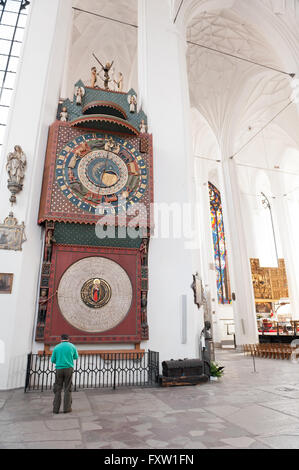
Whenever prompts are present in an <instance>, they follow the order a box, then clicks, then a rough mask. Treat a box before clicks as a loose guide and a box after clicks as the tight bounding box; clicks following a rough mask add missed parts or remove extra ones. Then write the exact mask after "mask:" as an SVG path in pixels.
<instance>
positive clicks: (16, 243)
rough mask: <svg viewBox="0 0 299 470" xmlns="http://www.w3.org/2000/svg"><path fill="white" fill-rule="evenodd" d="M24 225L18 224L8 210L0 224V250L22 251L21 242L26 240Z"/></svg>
mask: <svg viewBox="0 0 299 470" xmlns="http://www.w3.org/2000/svg"><path fill="white" fill-rule="evenodd" d="M26 240H27V239H26V236H25V225H24V222H22V224H21V225H18V221H17V219H16V218H15V217H14V215H13V213H12V212H10V214H9V216H8V217H6V219H5V220H4V223H3V224H0V250H14V251H22V244H23V243H24V242H25V241H26Z"/></svg>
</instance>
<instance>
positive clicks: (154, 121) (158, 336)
mask: <svg viewBox="0 0 299 470" xmlns="http://www.w3.org/2000/svg"><path fill="white" fill-rule="evenodd" d="M170 6H171V3H170V2H168V1H163V2H161V0H139V82H140V84H139V98H140V101H141V104H142V106H143V109H144V111H145V112H146V113H147V115H148V119H149V132H151V133H153V139H154V197H155V202H156V204H158V206H159V207H161V204H164V205H167V207H168V208H170V209H171V205H172V204H174V205H175V206H173V208H174V212H173V213H174V214H175V216H174V217H172V221H173V220H175V218H176V217H180V216H181V211H182V210H183V209H186V207H189V209H190V208H191V210H192V211H194V209H195V206H194V200H195V198H194V179H193V176H194V169H193V154H192V138H191V126H190V123H189V119H190V117H189V114H190V103H189V93H188V79H187V66H186V40H185V34H184V32H183V30H182V31H180V30H179V29H177V26H175V25H174V24H173V19H172V18H171V8H170ZM184 204H185V205H186V206H185V207H184V206H183V205H184ZM165 208H166V206H165ZM185 213H186V212H185ZM157 215H158V208H156V216H157ZM187 215H188V214H187ZM163 220H164V222H166V216H164V218H163ZM189 220H190V217H189V218H188V217H186V219H185V222H183V223H180V222H178V228H179V230H180V229H186V228H187V223H188V222H189ZM172 221H171V224H170V229H171V233H170V237H167V238H163V235H162V234H161V230H160V229H161V223H159V224H158V225H157V226H156V229H155V236H154V238H153V239H152V240H151V245H150V251H149V289H150V290H149V302H148V321H149V328H150V341H149V342H148V343H147V344H146V345H144V346H146V347H149V348H150V349H153V350H157V351H159V352H160V356H161V359H162V360H163V359H171V358H174V359H177V358H187V357H189V358H192V357H198V342H199V335H200V332H201V329H202V328H203V315H202V313H201V312H200V311H199V310H198V308H197V307H196V306H195V304H194V295H193V291H192V289H191V287H190V286H191V284H192V281H193V278H192V274H195V272H196V271H199V270H200V262H199V256H198V250H197V249H190V247H188V244H187V243H186V239H185V238H184V236H183V234H182V233H181V234H179V233H177V234H176V236H174V235H173V233H172ZM185 296H186V297H185ZM184 305H185V306H186V315H185V314H184V308H185V307H183V306H184ZM184 318H185V319H186V321H185V320H184ZM185 329H186V338H183V336H184V335H183V334H182V331H183V330H185Z"/></svg>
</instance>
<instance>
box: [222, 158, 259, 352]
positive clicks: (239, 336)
mask: <svg viewBox="0 0 299 470" xmlns="http://www.w3.org/2000/svg"><path fill="white" fill-rule="evenodd" d="M222 169H223V175H222V176H223V182H222V185H223V189H224V191H223V192H222V193H221V195H222V203H223V206H224V210H223V216H224V226H225V233H226V238H227V245H228V258H229V266H230V277H231V291H232V293H235V296H236V298H235V300H233V309H234V319H235V332H236V343H237V345H238V346H239V345H242V344H248V343H256V342H257V341H258V332H257V322H256V313H255V302H254V294H253V286H252V276H251V268H250V261H249V257H248V253H247V247H246V238H245V230H246V225H244V224H246V220H245V219H244V217H243V214H242V207H241V195H240V191H239V185H238V176H237V169H236V164H235V162H234V160H233V159H228V160H225V161H224V162H223V164H222Z"/></svg>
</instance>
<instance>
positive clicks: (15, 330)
mask: <svg viewBox="0 0 299 470" xmlns="http://www.w3.org/2000/svg"><path fill="white" fill-rule="evenodd" d="M30 8H31V11H30V16H29V18H28V22H27V32H26V36H25V40H24V46H23V55H22V59H21V61H20V66H19V70H18V75H17V83H16V87H15V94H14V100H13V103H12V106H11V113H10V120H9V123H8V128H7V133H6V142H5V145H4V151H3V154H4V155H7V153H8V152H11V151H13V148H14V146H15V145H20V146H21V147H22V149H23V151H24V152H25V154H26V156H27V169H26V176H25V179H24V189H23V191H22V192H21V193H20V194H19V195H17V203H16V205H15V206H14V208H13V211H14V214H15V216H16V217H17V219H18V221H19V222H22V221H24V223H25V230H26V236H27V241H26V242H25V243H24V244H23V250H22V251H21V252H14V251H3V250H2V251H1V252H0V267H1V269H0V271H1V272H7V273H13V274H14V282H13V290H12V294H11V295H1V296H0V312H1V315H0V340H1V341H3V343H4V348H5V362H4V364H0V389H7V388H15V387H22V386H24V384H25V368H26V363H27V361H26V360H27V354H28V353H29V352H31V347H32V332H33V328H34V319H35V312H36V299H37V298H38V284H39V270H40V260H41V250H42V236H41V235H42V233H41V228H40V227H39V226H38V225H37V218H38V209H39V199H40V191H41V184H42V175H43V166H44V157H45V150H46V145H47V135H48V128H49V125H50V124H51V123H52V122H53V120H54V119H55V115H56V110H57V102H58V99H59V94H60V86H61V79H62V71H63V65H64V58H65V54H64V53H65V44H66V42H67V36H68V27H69V24H70V21H71V1H70V0H64V1H63V4H62V3H61V2H60V1H59V0H51V2H48V1H47V0H33V1H32V2H31V7H30ZM6 186H7V173H6V171H5V160H3V161H2V168H1V178H0V197H1V201H2V202H1V206H0V218H1V220H3V219H4V217H6V216H7V215H8V212H9V211H10V203H9V197H10V193H9V191H8V190H7V187H6Z"/></svg>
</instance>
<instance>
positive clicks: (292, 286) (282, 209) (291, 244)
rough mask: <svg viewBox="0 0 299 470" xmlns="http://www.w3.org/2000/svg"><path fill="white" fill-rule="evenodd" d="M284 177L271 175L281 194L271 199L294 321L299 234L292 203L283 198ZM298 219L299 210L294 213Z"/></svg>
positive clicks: (297, 316)
mask: <svg viewBox="0 0 299 470" xmlns="http://www.w3.org/2000/svg"><path fill="white" fill-rule="evenodd" d="M281 179H282V176H281V175H280V174H279V175H271V183H272V184H273V192H275V193H276V194H277V193H278V194H280V196H279V197H277V198H275V199H271V207H272V211H273V216H274V221H275V223H276V226H277V227H278V230H279V237H280V241H281V248H282V255H283V258H284V260H285V266H286V273H287V279H288V290H289V298H290V303H291V309H292V316H293V319H294V320H299V250H298V234H297V233H294V227H293V224H292V221H291V217H292V215H291V214H290V211H291V207H290V205H291V204H290V201H288V198H287V197H284V196H283V193H284V188H283V184H282V181H281ZM293 217H297V208H296V209H295V211H294V213H293Z"/></svg>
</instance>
